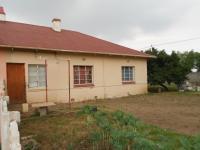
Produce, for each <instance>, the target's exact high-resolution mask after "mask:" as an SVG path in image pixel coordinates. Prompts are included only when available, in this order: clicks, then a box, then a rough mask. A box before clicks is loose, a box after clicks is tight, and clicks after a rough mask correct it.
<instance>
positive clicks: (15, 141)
mask: <svg viewBox="0 0 200 150" xmlns="http://www.w3.org/2000/svg"><path fill="white" fill-rule="evenodd" d="M9 143H10V150H21V144H20V135H19V130H18V125H17V122H16V121H12V122H11V123H10V128H9Z"/></svg>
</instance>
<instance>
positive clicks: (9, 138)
mask: <svg viewBox="0 0 200 150" xmlns="http://www.w3.org/2000/svg"><path fill="white" fill-rule="evenodd" d="M8 101H9V98H8V97H6V96H1V97H0V129H1V130H0V132H1V135H0V137H1V150H21V144H20V135H19V130H18V124H17V123H19V122H20V112H18V111H8V107H7V104H8Z"/></svg>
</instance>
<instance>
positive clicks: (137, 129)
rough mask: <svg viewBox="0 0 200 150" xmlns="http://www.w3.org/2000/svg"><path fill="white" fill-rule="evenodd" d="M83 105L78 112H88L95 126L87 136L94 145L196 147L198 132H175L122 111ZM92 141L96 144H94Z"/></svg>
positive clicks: (167, 149)
mask: <svg viewBox="0 0 200 150" xmlns="http://www.w3.org/2000/svg"><path fill="white" fill-rule="evenodd" d="M93 108H94V107H92V106H85V107H84V108H83V109H82V111H81V114H83V115H86V116H87V123H88V125H89V126H96V128H97V129H95V130H94V131H93V132H92V134H91V135H90V140H91V141H92V143H93V148H96V147H100V146H101V148H102V149H115V150H124V149H134V150H141V149H142V150H151V149H152V150H156V149H158V150H173V149H184V150H199V149H200V136H197V137H192V136H186V135H181V134H177V133H174V132H171V131H168V130H164V129H160V128H158V127H155V126H151V125H146V124H144V123H143V122H141V121H139V120H138V119H136V118H135V117H133V116H132V115H129V114H125V113H123V112H121V111H116V112H113V113H106V112H103V111H101V110H99V111H93V110H94V109H93ZM94 143H95V146H94Z"/></svg>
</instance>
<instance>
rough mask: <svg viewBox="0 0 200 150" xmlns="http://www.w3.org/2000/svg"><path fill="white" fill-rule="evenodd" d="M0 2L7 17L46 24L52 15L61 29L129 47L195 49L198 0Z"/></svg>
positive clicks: (199, 33)
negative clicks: (59, 21) (60, 24)
mask: <svg viewBox="0 0 200 150" xmlns="http://www.w3.org/2000/svg"><path fill="white" fill-rule="evenodd" d="M0 5H1V6H3V7H4V9H5V11H6V15H7V20H11V21H16V22H25V23H31V24H38V25H45V26H51V20H52V18H54V17H57V18H60V19H61V20H62V28H64V29H70V30H76V31H80V32H83V33H86V34H90V35H93V36H97V37H99V38H103V39H105V40H109V41H112V42H115V43H118V44H121V45H124V46H128V47H130V48H134V49H147V48H148V47H149V46H150V45H151V44H152V45H153V46H155V47H157V48H159V49H166V50H167V52H171V51H172V50H179V51H188V50H191V49H194V50H195V51H198V52H200V0H0ZM188 39H191V40H188ZM182 40H186V42H180V41H182ZM174 41H175V42H174ZM176 41H178V42H176ZM168 42H169V43H168ZM171 42H173V44H172V43H171ZM163 43H166V44H163Z"/></svg>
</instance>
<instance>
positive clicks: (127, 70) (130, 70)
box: [122, 66, 135, 82]
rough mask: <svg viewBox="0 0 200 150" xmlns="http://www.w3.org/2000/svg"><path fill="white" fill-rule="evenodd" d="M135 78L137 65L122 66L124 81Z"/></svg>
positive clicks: (130, 80) (132, 80)
mask: <svg viewBox="0 0 200 150" xmlns="http://www.w3.org/2000/svg"><path fill="white" fill-rule="evenodd" d="M134 80H135V67H134V66H122V82H134Z"/></svg>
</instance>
